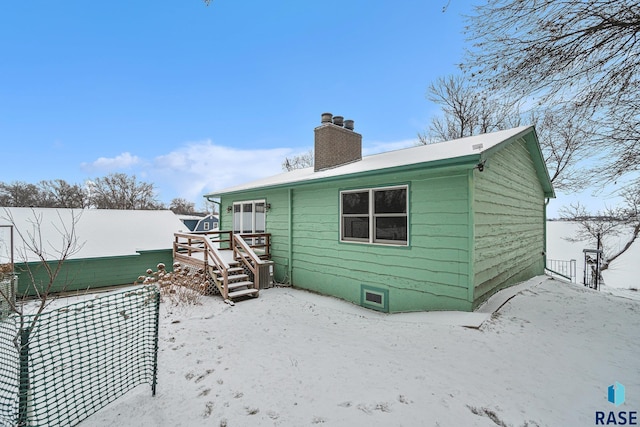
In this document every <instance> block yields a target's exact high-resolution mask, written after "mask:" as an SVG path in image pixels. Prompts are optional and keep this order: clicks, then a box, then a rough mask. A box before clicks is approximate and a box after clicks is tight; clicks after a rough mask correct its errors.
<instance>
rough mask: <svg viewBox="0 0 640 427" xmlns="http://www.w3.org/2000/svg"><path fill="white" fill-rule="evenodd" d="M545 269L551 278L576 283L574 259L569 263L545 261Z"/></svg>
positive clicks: (555, 260)
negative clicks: (557, 277) (554, 277)
mask: <svg viewBox="0 0 640 427" xmlns="http://www.w3.org/2000/svg"><path fill="white" fill-rule="evenodd" d="M545 268H546V269H547V271H549V272H550V273H551V275H552V276H553V275H556V276H560V277H562V278H564V279H567V280H569V281H571V282H572V283H576V281H577V275H576V260H575V259H572V260H569V261H566V260H560V259H547V265H546V266H545Z"/></svg>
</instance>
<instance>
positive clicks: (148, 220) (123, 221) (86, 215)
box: [0, 208, 188, 262]
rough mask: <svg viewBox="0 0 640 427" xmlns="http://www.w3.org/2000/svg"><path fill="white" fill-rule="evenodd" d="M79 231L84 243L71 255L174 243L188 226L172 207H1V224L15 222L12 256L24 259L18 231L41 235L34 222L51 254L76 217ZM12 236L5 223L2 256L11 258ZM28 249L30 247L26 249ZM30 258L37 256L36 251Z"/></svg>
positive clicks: (117, 252) (134, 250) (120, 251)
mask: <svg viewBox="0 0 640 427" xmlns="http://www.w3.org/2000/svg"><path fill="white" fill-rule="evenodd" d="M74 216H75V218H76V220H77V224H76V225H75V233H76V235H77V241H78V243H79V244H80V245H82V248H81V249H80V250H79V251H78V252H77V253H75V254H74V255H72V256H70V257H69V259H78V258H95V257H108V256H123V255H135V254H136V253H137V251H138V250H157V249H170V248H171V247H172V242H173V233H176V232H181V231H182V232H188V230H187V228H186V226H185V225H184V224H183V223H182V221H180V220H179V219H178V217H177V216H176V215H175V214H174V213H173V212H171V211H169V210H158V211H153V210H148V211H147V210H144V211H142V210H135V211H134V210H116V209H55V208H0V225H9V224H11V222H12V221H11V218H13V221H14V222H15V225H16V228H17V231H14V247H15V250H14V257H15V261H16V262H22V261H24V255H23V253H24V250H23V249H24V242H23V241H22V239H21V238H20V234H19V233H18V231H19V232H20V233H21V234H22V235H23V236H25V238H27V240H28V239H29V237H28V235H29V234H31V235H37V234H34V233H37V230H36V227H35V222H36V221H39V222H40V224H41V226H40V229H41V235H42V241H43V245H42V246H43V247H44V250H45V252H46V254H47V257H46V258H47V259H49V260H53V259H57V258H59V255H58V254H59V253H60V248H61V246H62V245H63V235H64V234H65V233H66V231H65V228H66V230H68V231H70V230H71V225H72V221H73V217H74ZM0 230H2V229H0ZM9 246H10V244H9V239H8V233H7V232H6V229H4V231H2V232H1V234H0V262H7V260H8V259H9V256H10V255H9V254H10V252H9ZM27 252H28V251H27ZM28 260H29V261H37V258H36V257H35V255H33V254H32V253H30V254H29V257H28Z"/></svg>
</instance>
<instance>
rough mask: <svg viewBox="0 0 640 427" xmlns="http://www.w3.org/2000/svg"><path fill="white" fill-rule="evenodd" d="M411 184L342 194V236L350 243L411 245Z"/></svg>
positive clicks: (341, 237) (343, 192)
mask: <svg viewBox="0 0 640 427" xmlns="http://www.w3.org/2000/svg"><path fill="white" fill-rule="evenodd" d="M407 191H408V189H407V186H406V185H405V186H398V187H381V188H370V189H361V190H349V191H342V192H341V193H340V223H341V224H340V230H341V231H340V239H341V240H343V241H349V242H363V243H382V244H391V245H407V244H408V223H409V221H408V200H407Z"/></svg>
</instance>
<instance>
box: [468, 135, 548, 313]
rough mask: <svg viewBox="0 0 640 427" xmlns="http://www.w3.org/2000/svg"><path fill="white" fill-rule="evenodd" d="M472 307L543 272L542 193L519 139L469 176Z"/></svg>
mask: <svg viewBox="0 0 640 427" xmlns="http://www.w3.org/2000/svg"><path fill="white" fill-rule="evenodd" d="M473 182H474V184H475V186H474V189H473V193H474V200H473V212H474V213H473V217H474V230H473V233H474V235H475V244H474V259H473V266H474V276H475V277H474V306H477V305H478V304H479V303H480V302H482V301H483V300H485V299H486V298H487V297H489V296H490V295H491V294H493V293H494V292H496V291H497V290H499V289H501V288H503V287H506V286H508V285H511V284H514V283H516V282H518V281H521V280H525V279H527V278H530V277H533V276H535V275H537V274H543V273H544V256H543V251H544V249H545V248H544V209H545V206H544V193H543V190H542V186H541V184H540V181H539V180H538V177H537V175H536V170H535V167H534V164H533V160H532V157H531V155H530V153H529V151H528V150H527V147H526V143H525V141H524V140H522V139H520V140H517V141H515V142H513V143H512V144H510V145H509V146H508V147H506V148H504V149H502V150H500V151H498V152H496V153H494V154H493V155H492V156H491V157H490V158H489V160H488V161H487V164H486V167H485V169H484V171H483V172H479V171H477V170H476V171H474V176H473Z"/></svg>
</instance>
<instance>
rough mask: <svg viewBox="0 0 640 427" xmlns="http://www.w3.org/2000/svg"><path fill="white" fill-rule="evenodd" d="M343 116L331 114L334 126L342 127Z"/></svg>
mask: <svg viewBox="0 0 640 427" xmlns="http://www.w3.org/2000/svg"><path fill="white" fill-rule="evenodd" d="M343 120H344V117H342V116H333V124H334V125H336V126H340V127H342V125H343Z"/></svg>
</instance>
